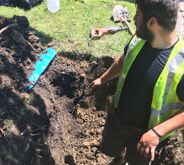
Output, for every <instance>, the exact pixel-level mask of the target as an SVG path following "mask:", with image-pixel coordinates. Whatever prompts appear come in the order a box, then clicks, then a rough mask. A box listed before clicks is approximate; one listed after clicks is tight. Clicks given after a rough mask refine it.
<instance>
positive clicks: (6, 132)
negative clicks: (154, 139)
mask: <svg viewBox="0 0 184 165" xmlns="http://www.w3.org/2000/svg"><path fill="white" fill-rule="evenodd" d="M16 22H18V24H19V26H18V27H14V28H11V29H8V30H5V31H4V32H3V33H2V34H0V128H1V129H0V132H1V135H0V165H65V164H68V165H106V164H108V162H110V160H111V158H109V157H107V156H105V155H104V154H102V153H101V152H100V143H101V133H102V130H103V128H104V124H105V119H106V116H107V109H108V106H109V104H110V102H111V101H112V99H113V96H114V92H115V88H116V80H114V81H111V82H109V83H108V84H106V85H104V86H103V87H102V88H101V89H100V90H99V91H98V92H96V93H91V92H90V89H89V84H90V83H91V82H92V81H93V80H94V79H95V78H97V77H98V76H99V75H101V74H102V73H103V72H104V71H105V70H107V68H108V67H109V66H110V65H111V64H112V62H113V61H114V59H113V58H111V57H102V58H95V57H93V56H92V55H85V56H83V57H81V56H76V55H75V54H73V53H72V52H62V53H58V54H57V55H56V57H55V58H54V60H53V61H52V63H51V64H50V65H49V67H48V68H47V69H46V71H45V72H44V73H43V74H42V75H41V76H40V78H39V80H38V82H37V84H36V85H35V87H34V88H33V89H32V90H31V91H28V86H29V85H30V82H29V81H28V78H29V76H30V75H31V74H32V72H33V70H34V65H35V62H36V61H37V60H38V57H39V54H40V53H46V52H45V50H46V47H48V46H49V45H50V44H48V45H43V44H42V43H41V42H40V39H39V37H38V36H37V33H36V32H35V31H28V29H27V27H28V22H27V19H26V18H25V17H14V18H12V19H6V18H2V17H0V29H2V28H4V27H5V26H7V25H9V24H12V23H16ZM176 136H177V140H176V141H174V143H173V145H171V146H169V147H170V148H171V150H172V149H173V150H174V149H175V148H174V146H176V145H178V146H181V147H180V150H179V151H175V150H174V152H175V159H173V157H172V156H171V155H169V153H168V152H165V154H166V155H165V156H164V157H163V158H162V159H163V162H165V163H163V164H165V165H168V164H184V161H183V154H184V146H183V134H182V132H178V134H177V135H176ZM174 139H175V137H174ZM158 164H160V163H158Z"/></svg>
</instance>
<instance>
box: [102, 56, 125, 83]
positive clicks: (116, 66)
mask: <svg viewBox="0 0 184 165" xmlns="http://www.w3.org/2000/svg"><path fill="white" fill-rule="evenodd" d="M124 59H125V57H124V55H121V56H119V57H118V58H117V59H116V60H115V61H114V63H113V64H112V65H111V67H110V68H109V69H108V70H107V71H106V72H105V73H104V74H103V75H102V76H101V77H100V78H101V81H102V82H103V83H106V82H107V81H109V80H112V79H114V78H116V77H118V76H119V75H120V73H121V69H122V67H123V62H124Z"/></svg>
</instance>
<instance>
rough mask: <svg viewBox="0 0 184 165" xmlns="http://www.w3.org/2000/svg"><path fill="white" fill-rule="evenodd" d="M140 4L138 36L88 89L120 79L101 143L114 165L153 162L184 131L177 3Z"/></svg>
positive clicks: (183, 62)
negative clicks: (176, 135)
mask: <svg viewBox="0 0 184 165" xmlns="http://www.w3.org/2000/svg"><path fill="white" fill-rule="evenodd" d="M136 6H137V9H136V15H135V16H134V21H135V25H136V34H135V35H134V36H133V37H132V39H131V40H130V42H129V43H128V44H127V45H126V46H125V48H124V53H123V54H122V55H121V56H119V57H118V58H117V59H116V60H115V61H114V63H113V64H112V66H111V67H110V68H109V69H108V70H107V71H106V72H105V73H104V74H103V75H102V76H101V77H100V78H98V79H96V80H94V81H93V82H92V83H91V85H90V86H91V89H92V90H95V89H97V88H99V87H100V86H102V85H103V84H105V83H106V82H107V81H109V80H112V79H113V78H116V77H118V76H119V80H118V85H117V90H116V95H115V99H114V102H113V104H112V106H111V107H110V108H109V112H108V117H107V120H106V125H105V128H104V131H103V139H102V145H101V151H102V152H103V153H105V154H106V155H109V156H112V157H115V159H114V160H113V162H112V163H111V164H115V165H120V164H122V163H123V161H124V160H123V159H124V158H125V160H126V161H127V162H128V163H130V164H131V165H148V164H151V163H152V164H154V159H155V157H157V156H156V155H155V152H156V150H157V149H158V148H160V147H162V146H164V145H165V144H166V143H168V141H169V137H170V135H172V134H173V133H174V131H175V130H178V129H180V128H182V127H184V41H183V40H182V39H181V37H180V36H179V35H178V34H177V33H176V31H175V25H176V20H177V12H178V7H179V1H178V0H136ZM160 154H161V153H160ZM158 159H159V158H158ZM159 163H160V164H161V162H159ZM157 165H158V164H157Z"/></svg>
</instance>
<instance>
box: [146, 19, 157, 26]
mask: <svg viewBox="0 0 184 165" xmlns="http://www.w3.org/2000/svg"><path fill="white" fill-rule="evenodd" d="M157 24H158V22H157V19H156V18H155V17H151V18H150V19H149V21H148V23H147V25H148V27H149V28H153V27H154V26H155V25H157Z"/></svg>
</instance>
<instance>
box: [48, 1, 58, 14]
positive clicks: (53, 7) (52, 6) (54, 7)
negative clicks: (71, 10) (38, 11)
mask: <svg viewBox="0 0 184 165" xmlns="http://www.w3.org/2000/svg"><path fill="white" fill-rule="evenodd" d="M47 8H48V10H49V11H51V12H52V13H56V12H57V11H59V9H60V3H59V0H47Z"/></svg>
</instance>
